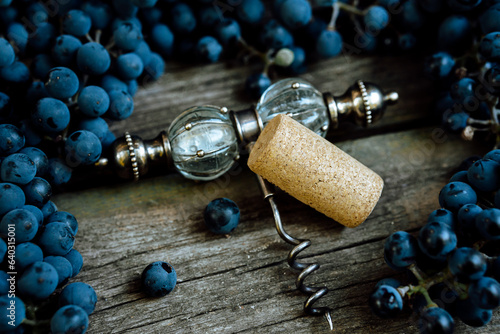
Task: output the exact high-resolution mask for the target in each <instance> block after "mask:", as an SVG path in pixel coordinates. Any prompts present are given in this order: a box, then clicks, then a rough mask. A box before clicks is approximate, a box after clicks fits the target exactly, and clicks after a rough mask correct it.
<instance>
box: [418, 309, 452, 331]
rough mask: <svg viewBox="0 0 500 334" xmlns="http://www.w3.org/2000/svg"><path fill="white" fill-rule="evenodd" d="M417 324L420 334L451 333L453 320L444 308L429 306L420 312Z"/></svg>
mask: <svg viewBox="0 0 500 334" xmlns="http://www.w3.org/2000/svg"><path fill="white" fill-rule="evenodd" d="M417 326H418V328H419V330H420V333H421V334H434V333H441V334H452V333H453V331H454V329H455V322H454V321H453V318H452V317H451V315H450V314H449V313H448V312H446V310H444V309H442V308H440V307H429V308H427V309H425V310H424V311H423V312H422V313H421V314H420V319H419V321H418V325H417Z"/></svg>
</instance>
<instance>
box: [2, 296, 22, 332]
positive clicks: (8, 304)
mask: <svg viewBox="0 0 500 334" xmlns="http://www.w3.org/2000/svg"><path fill="white" fill-rule="evenodd" d="M12 310H14V315H12ZM25 318H26V306H24V303H23V301H22V300H21V299H20V298H19V297H14V298H10V297H9V296H8V295H4V296H0V331H2V332H3V331H10V330H12V329H14V328H18V327H19V325H20V324H21V323H22V322H23V320H24V319H25ZM10 321H14V326H12V325H11V323H10V324H9V322H10Z"/></svg>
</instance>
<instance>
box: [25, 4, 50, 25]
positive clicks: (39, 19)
mask: <svg viewBox="0 0 500 334" xmlns="http://www.w3.org/2000/svg"><path fill="white" fill-rule="evenodd" d="M26 15H27V16H28V20H30V21H31V22H32V23H33V24H34V25H35V26H39V25H41V24H43V23H45V22H47V21H48V20H49V13H48V8H47V7H45V6H44V5H43V4H42V3H39V2H36V3H33V4H31V5H30V6H29V7H28V8H27V9H26Z"/></svg>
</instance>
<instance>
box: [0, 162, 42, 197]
mask: <svg viewBox="0 0 500 334" xmlns="http://www.w3.org/2000/svg"><path fill="white" fill-rule="evenodd" d="M0 175H1V177H2V180H3V181H5V182H11V183H15V184H18V185H26V184H28V183H29V182H31V180H33V178H34V177H35V175H36V165H35V163H34V162H33V160H31V158H30V157H29V156H28V155H26V154H23V153H14V154H11V155H9V156H8V157H6V158H5V159H3V161H2V163H1V165H0ZM28 204H31V203H28Z"/></svg>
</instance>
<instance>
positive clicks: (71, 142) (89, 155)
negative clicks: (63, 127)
mask: <svg viewBox="0 0 500 334" xmlns="http://www.w3.org/2000/svg"><path fill="white" fill-rule="evenodd" d="M64 152H65V153H66V162H67V163H68V165H69V166H70V167H76V166H79V165H85V166H86V165H91V164H93V163H95V162H96V161H97V160H99V157H100V156H101V153H102V146H101V141H100V140H99V138H98V137H97V136H96V135H95V134H93V133H92V132H90V131H86V130H79V131H76V132H73V133H72V134H71V135H69V136H68V139H67V140H66V143H65V145H64Z"/></svg>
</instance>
